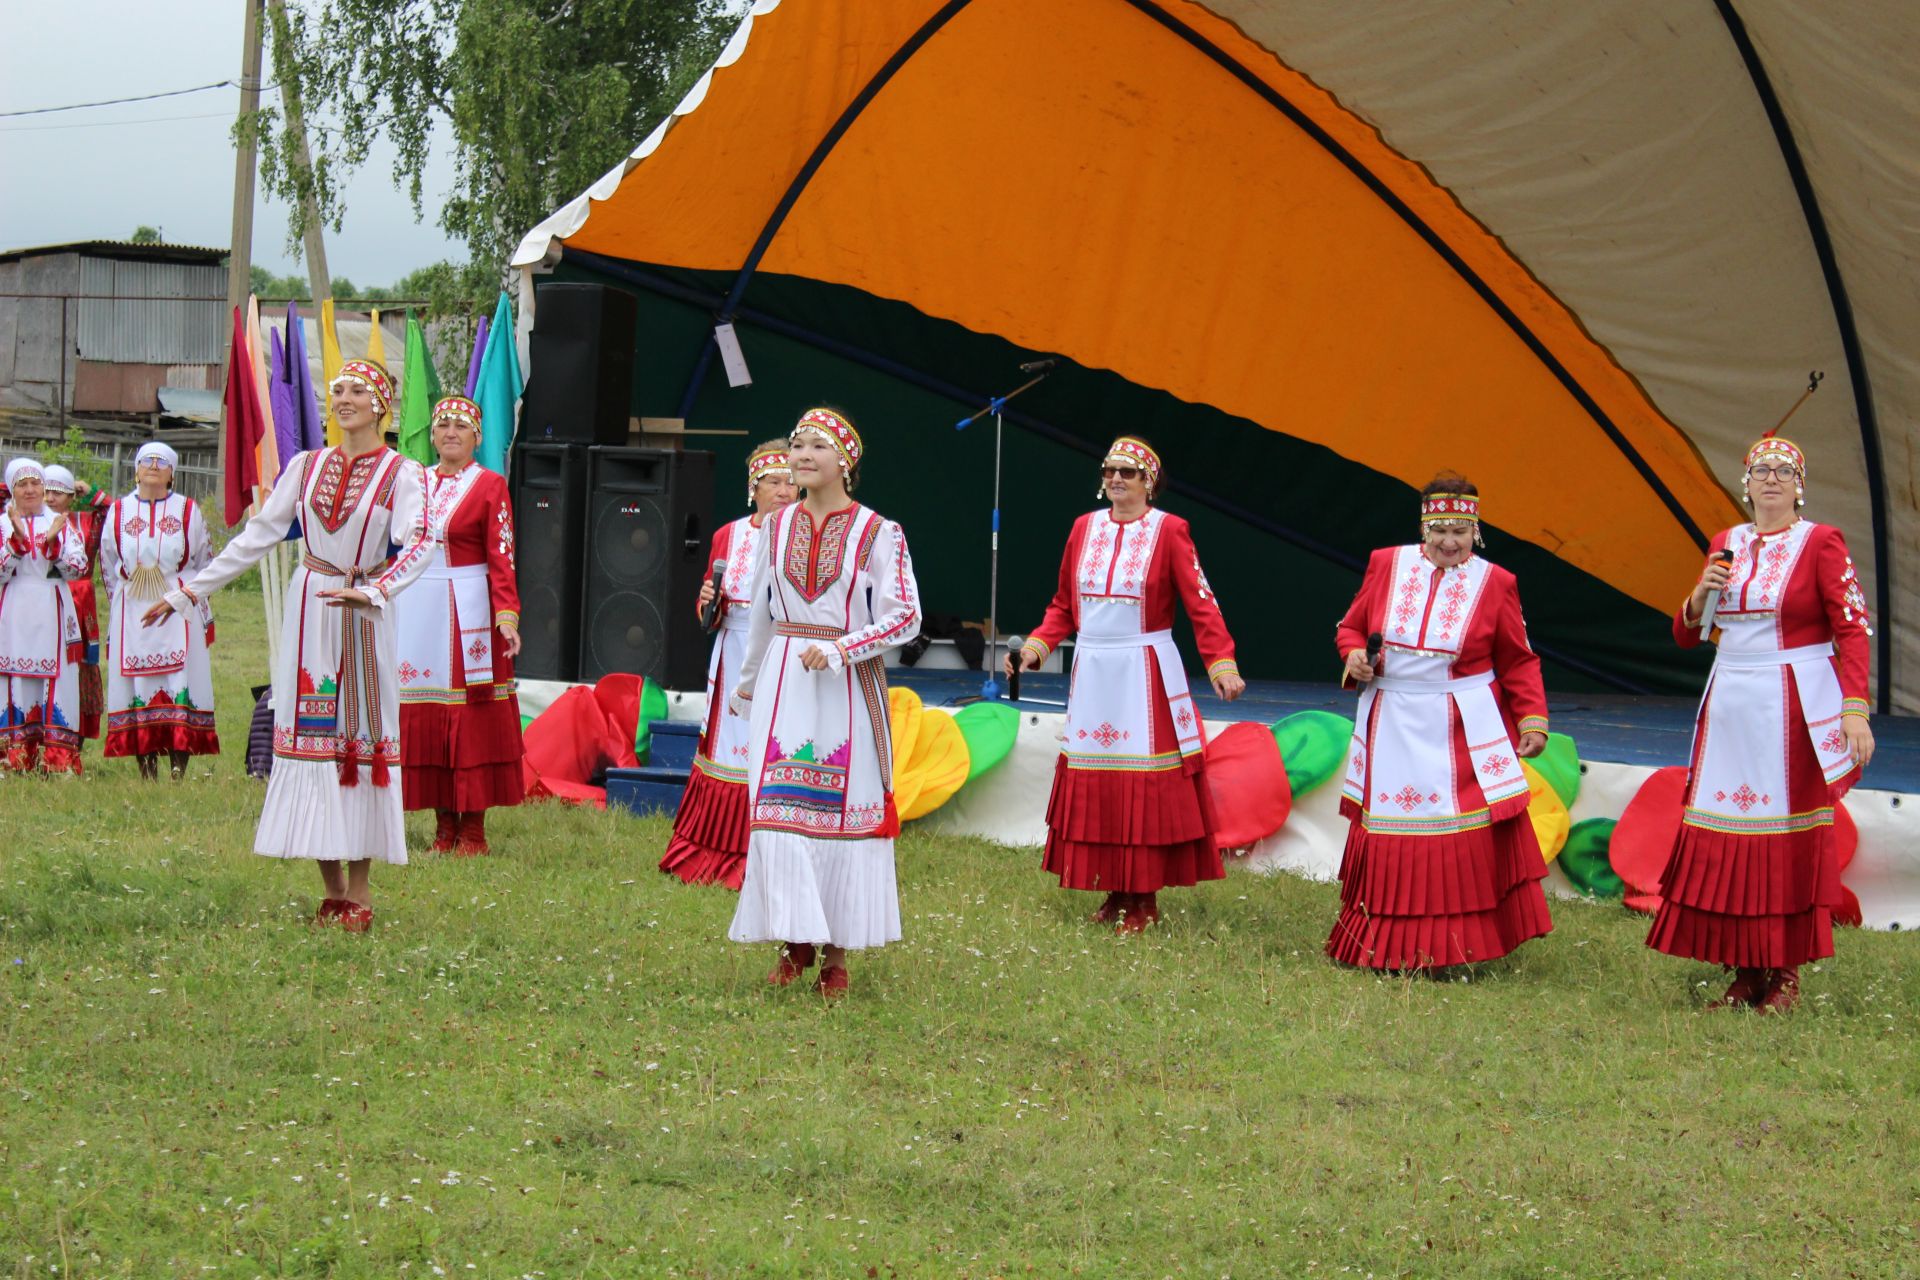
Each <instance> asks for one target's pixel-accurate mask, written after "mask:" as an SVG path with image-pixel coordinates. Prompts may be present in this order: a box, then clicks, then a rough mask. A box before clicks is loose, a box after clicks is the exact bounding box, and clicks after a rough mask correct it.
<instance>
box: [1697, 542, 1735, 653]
mask: <svg viewBox="0 0 1920 1280" xmlns="http://www.w3.org/2000/svg"><path fill="white" fill-rule="evenodd" d="M1713 558H1714V559H1715V560H1718V561H1719V562H1720V563H1721V564H1732V563H1733V552H1732V551H1729V550H1728V549H1727V548H1725V547H1722V548H1720V549H1719V550H1718V551H1716V552H1714V553H1713ZM1719 608H1720V588H1718V587H1715V588H1714V589H1713V590H1711V591H1709V592H1707V604H1706V607H1705V608H1704V609H1702V610H1700V638H1701V639H1702V640H1710V639H1712V638H1713V615H1714V612H1715V611H1716V610H1718V609H1719Z"/></svg>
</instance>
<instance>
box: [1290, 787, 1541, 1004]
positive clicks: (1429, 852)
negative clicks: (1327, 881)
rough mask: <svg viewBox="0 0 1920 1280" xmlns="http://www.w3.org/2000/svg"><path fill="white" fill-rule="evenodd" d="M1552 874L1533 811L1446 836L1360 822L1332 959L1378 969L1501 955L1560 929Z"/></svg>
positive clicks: (1343, 883)
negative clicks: (1549, 882)
mask: <svg viewBox="0 0 1920 1280" xmlns="http://www.w3.org/2000/svg"><path fill="white" fill-rule="evenodd" d="M1545 877H1546V862H1545V860H1544V859H1543V858H1542V857H1541V856H1540V844H1539V841H1538V840H1536V839H1535V838H1534V834H1533V826H1532V824H1531V823H1530V822H1528V820H1527V819H1526V817H1525V816H1524V815H1523V816H1521V817H1517V818H1513V819H1510V820H1508V821H1505V822H1496V823H1494V824H1493V825H1492V826H1488V827H1480V828H1477V829H1475V830H1473V831H1462V832H1458V833H1455V834H1451V835H1441V836H1403V835H1386V834H1383V833H1380V832H1372V831H1368V830H1367V829H1366V828H1365V827H1363V826H1362V825H1361V824H1360V823H1359V822H1355V823H1353V824H1352V826H1351V827H1350V828H1349V829H1348V832H1347V846H1346V851H1345V853H1344V854H1343V855H1342V857H1341V863H1340V916H1339V919H1338V920H1336V921H1335V923H1334V927H1333V933H1332V935H1331V936H1329V937H1328V939H1327V954H1328V955H1329V956H1332V957H1333V958H1334V959H1335V960H1338V961H1340V962H1342V963H1344V964H1352V965H1361V966H1364V967H1367V968H1372V969H1411V968H1419V967H1423V966H1432V967H1440V966H1445V965H1455V964H1466V963H1469V962H1473V961H1482V960H1493V959H1497V958H1499V957H1500V956H1504V955H1506V954H1507V953H1508V952H1510V951H1512V950H1513V949H1514V948H1515V947H1517V946H1519V945H1520V944H1521V943H1523V942H1525V941H1527V940H1528V939H1530V938H1538V937H1541V936H1543V935H1545V934H1547V933H1550V932H1551V931H1552V929H1553V920H1552V918H1551V917H1550V916H1549V915H1548V913H1547V899H1546V894H1545V893H1544V892H1542V890H1541V886H1540V882H1541V881H1542V880H1543V879H1544V878H1545Z"/></svg>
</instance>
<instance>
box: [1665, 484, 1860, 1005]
mask: <svg viewBox="0 0 1920 1280" xmlns="http://www.w3.org/2000/svg"><path fill="white" fill-rule="evenodd" d="M1756 447H1757V446H1756ZM1722 547H1725V548H1726V549H1728V550H1731V551H1732V552H1733V561H1732V563H1731V565H1730V566H1729V568H1730V573H1729V577H1728V581H1727V586H1726V588H1725V590H1724V591H1723V592H1722V594H1721V604H1720V608H1719V609H1718V610H1717V612H1716V614H1715V619H1714V620H1715V623H1716V624H1717V625H1718V627H1719V652H1718V654H1717V656H1716V657H1715V659H1714V665H1713V671H1712V673H1711V674H1710V675H1709V676H1708V679H1707V688H1706V691H1705V693H1704V694H1703V695H1702V696H1701V700H1700V710H1699V713H1698V716H1697V718H1696V722H1695V726H1694V737H1693V756H1692V764H1691V768H1690V770H1689V772H1688V776H1687V790H1686V798H1685V805H1684V808H1683V811H1682V821H1681V826H1680V834H1679V837H1678V839H1677V840H1676V841H1675V844H1674V849H1673V855H1672V857H1671V859H1670V860H1669V862H1668V864H1667V868H1666V870H1665V871H1664V872H1663V874H1662V875H1661V878H1660V893H1661V906H1660V909H1659V911H1658V913H1657V914H1656V916H1655V918H1654V924H1653V929H1652V931H1651V932H1650V933H1649V935H1648V945H1650V946H1652V947H1654V948H1655V949H1657V950H1660V951H1665V952H1668V953H1669V954H1674V955H1680V956H1686V957H1689V958H1692V959H1696V960H1708V961H1714V962H1718V963H1721V964H1728V965H1734V966H1745V967H1760V968H1789V967H1792V966H1795V965H1799V964H1802V963H1805V962H1806V961H1808V960H1816V959H1820V958H1821V957H1823V956H1830V955H1832V954H1833V926H1832V914H1833V909H1834V908H1835V907H1837V906H1838V905H1839V904H1840V902H1841V898H1842V891H1841V887H1840V873H1839V865H1838V860H1837V855H1836V853H1835V848H1834V837H1833V806H1834V804H1835V802H1836V801H1838V800H1839V799H1840V797H1841V796H1843V795H1845V794H1846V792H1847V791H1848V789H1850V788H1851V787H1852V786H1853V784H1854V783H1855V782H1857V781H1858V780H1859V770H1858V769H1857V768H1856V767H1855V766H1854V764H1853V761H1852V757H1851V754H1850V752H1849V749H1848V745H1847V739H1846V734H1845V732H1844V730H1843V728H1842V722H1843V717H1844V716H1845V715H1847V714H1850V713H1853V714H1864V713H1865V711H1866V707H1867V700H1866V699H1867V677H1868V669H1867V668H1868V656H1867V655H1868V640H1867V637H1868V634H1869V632H1868V619H1867V611H1866V601H1865V598H1864V597H1863V595H1862V593H1861V590H1860V584H1859V580H1858V578H1857V576H1856V575H1855V573H1854V567H1853V560H1852V558H1851V557H1850V556H1849V555H1848V554H1847V547H1846V542H1845V540H1844V539H1843V538H1842V537H1841V536H1840V532H1839V530H1837V529H1835V528H1833V527H1832V526H1830V525H1822V524H1815V523H1813V522H1812V521H1808V520H1800V521H1796V522H1795V523H1794V524H1792V525H1790V526H1789V527H1788V528H1787V529H1785V530H1783V531H1782V532H1780V533H1777V534H1771V535H1768V536H1766V537H1761V536H1759V535H1758V534H1756V533H1755V531H1754V528H1753V526H1752V525H1751V524H1745V525H1740V526H1738V527H1736V528H1733V529H1729V530H1727V531H1725V532H1724V533H1721V534H1719V535H1718V536H1716V537H1715V538H1714V539H1713V543H1712V550H1714V551H1718V550H1719V549H1720V548H1722ZM1685 613H1686V608H1685V606H1684V605H1683V606H1682V608H1681V611H1680V613H1679V614H1678V615H1676V617H1675V619H1674V637H1675V639H1676V640H1677V641H1678V642H1679V643H1680V644H1681V645H1682V646H1684V647H1689V648H1691V647H1692V646H1694V645H1697V644H1699V643H1700V627H1699V623H1698V621H1695V622H1694V624H1693V625H1691V626H1688V625H1687V619H1686V617H1685Z"/></svg>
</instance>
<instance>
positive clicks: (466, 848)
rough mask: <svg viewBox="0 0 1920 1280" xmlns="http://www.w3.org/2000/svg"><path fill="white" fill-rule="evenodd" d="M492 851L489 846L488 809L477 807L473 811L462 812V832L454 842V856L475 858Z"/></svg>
mask: <svg viewBox="0 0 1920 1280" xmlns="http://www.w3.org/2000/svg"><path fill="white" fill-rule="evenodd" d="M491 852H492V850H490V849H488V848H487V811H486V810H485V809H475V810H474V811H473V812H472V813H463V814H461V815H460V833H459V837H458V838H457V839H456V840H455V841H454V843H453V856H454V857H456V858H475V857H479V856H480V855H482V854H485V853H491Z"/></svg>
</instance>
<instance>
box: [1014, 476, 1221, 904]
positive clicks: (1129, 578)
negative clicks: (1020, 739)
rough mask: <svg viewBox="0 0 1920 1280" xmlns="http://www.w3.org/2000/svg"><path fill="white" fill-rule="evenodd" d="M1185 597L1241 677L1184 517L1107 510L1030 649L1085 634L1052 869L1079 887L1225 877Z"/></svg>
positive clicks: (1198, 625)
mask: <svg viewBox="0 0 1920 1280" xmlns="http://www.w3.org/2000/svg"><path fill="white" fill-rule="evenodd" d="M1176 600H1177V601H1179V602H1180V603H1181V604H1183V605H1184V606H1185V608H1186V611H1187V616H1188V618H1189V619H1191V620H1192V622H1193V629H1194V637H1195V640H1196V641H1197V643H1198V645H1199V648H1200V653H1201V656H1202V658H1204V659H1205V660H1206V662H1207V670H1208V673H1209V674H1210V675H1211V674H1218V673H1220V672H1222V671H1236V672H1237V670H1238V668H1237V666H1236V664H1235V662H1234V657H1233V638H1232V636H1231V635H1229V634H1228V632H1227V628H1226V622H1225V620H1224V619H1223V618H1222V617H1221V613H1220V605H1219V601H1218V600H1217V599H1216V598H1215V597H1214V593H1213V588H1212V585H1211V584H1210V583H1208V581H1207V575H1206V573H1205V572H1204V571H1203V570H1202V569H1201V567H1200V559H1199V556H1198V554H1197V553H1196V552H1195V551H1194V548H1193V536H1192V532H1191V530H1190V529H1189V528H1188V525H1187V522H1186V521H1185V520H1183V519H1181V518H1180V517H1179V516H1176V515H1170V514H1168V513H1167V512H1165V511H1162V510H1160V509H1159V508H1157V507H1150V508H1148V510H1147V511H1146V512H1145V513H1144V514H1143V515H1141V516H1139V517H1137V518H1135V519H1132V520H1127V521H1120V520H1116V519H1114V518H1113V515H1112V513H1111V512H1110V511H1106V510H1102V511H1095V512H1092V513H1090V514H1088V515H1084V516H1081V517H1080V518H1079V519H1078V520H1077V521H1076V522H1075V523H1074V527H1073V533H1072V534H1071V536H1070V537H1069V538H1068V540H1067V548H1066V553H1065V555H1064V556H1063V557H1062V559H1061V563H1060V580H1059V586H1058V588H1057V589H1056V590H1055V593H1054V597H1053V600H1052V602H1051V603H1050V604H1049V605H1048V607H1047V613H1046V617H1045V618H1044V619H1043V621H1042V622H1041V625H1040V626H1039V627H1038V628H1036V629H1035V631H1034V633H1033V635H1032V636H1031V637H1030V638H1029V639H1028V640H1027V647H1028V648H1029V649H1030V650H1032V651H1034V652H1036V653H1037V654H1039V655H1040V656H1042V657H1044V656H1045V655H1046V654H1047V653H1049V652H1051V651H1052V650H1053V649H1054V648H1055V647H1056V646H1058V645H1059V644H1061V643H1062V642H1064V641H1065V640H1067V639H1068V638H1069V637H1074V638H1075V639H1074V658H1073V676H1072V682H1071V684H1070V687H1069V693H1068V698H1067V730H1066V742H1065V744H1064V745H1063V747H1062V748H1061V759H1060V763H1059V766H1058V767H1057V768H1056V770H1055V773H1054V786H1053V794H1052V796H1051V798H1050V799H1049V801H1048V805H1047V850H1046V854H1045V857H1044V859H1043V864H1042V865H1043V866H1044V867H1045V868H1046V870H1048V871H1049V872H1052V873H1053V874H1055V875H1057V876H1059V877H1060V882H1061V884H1062V885H1064V886H1065V887H1067V888H1070V889H1101V890H1106V891H1111V892H1122V893H1150V892H1153V891H1155V890H1157V889H1161V888H1165V887H1168V886H1171V885H1190V884H1195V883H1197V882H1199V881H1201V880H1217V879H1219V878H1220V877H1221V876H1223V875H1224V874H1225V869H1224V867H1223V866H1222V864H1221V862H1220V855H1219V850H1218V847H1217V844H1216V842H1215V840H1214V836H1213V827H1214V823H1213V801H1212V796H1211V794H1210V792H1209V791H1208V789H1207V785H1206V779H1205V776H1204V768H1205V764H1204V751H1205V747H1206V734H1205V729H1204V726H1203V725H1202V723H1201V718H1200V713H1199V711H1198V709H1197V708H1196V707H1195V705H1194V702H1193V696H1192V693H1191V691H1190V690H1189V688H1188V685H1187V673H1186V669H1185V667H1184V666H1183V665H1182V663H1181V660H1180V653H1179V650H1178V649H1177V648H1176V647H1175V645H1174V643H1173V632H1172V626H1173V614H1174V605H1175V602H1176Z"/></svg>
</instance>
